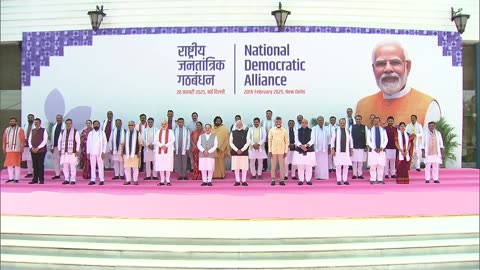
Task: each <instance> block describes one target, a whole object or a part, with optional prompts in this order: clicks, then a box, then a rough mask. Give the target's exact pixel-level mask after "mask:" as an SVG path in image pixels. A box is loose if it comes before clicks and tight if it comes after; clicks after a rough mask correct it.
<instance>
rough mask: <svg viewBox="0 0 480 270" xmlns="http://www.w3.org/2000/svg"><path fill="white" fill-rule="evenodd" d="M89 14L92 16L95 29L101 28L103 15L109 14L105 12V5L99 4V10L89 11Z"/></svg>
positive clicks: (91, 19)
mask: <svg viewBox="0 0 480 270" xmlns="http://www.w3.org/2000/svg"><path fill="white" fill-rule="evenodd" d="M87 14H88V16H90V22H91V23H92V29H93V31H97V30H98V28H100V24H102V20H103V17H105V16H107V14H105V13H103V5H102V6H101V7H98V6H97V10H95V11H89V12H88V13H87Z"/></svg>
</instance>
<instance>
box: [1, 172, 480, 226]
mask: <svg viewBox="0 0 480 270" xmlns="http://www.w3.org/2000/svg"><path fill="white" fill-rule="evenodd" d="M479 173H480V171H479V170H478V169H442V170H440V181H441V183H440V184H433V181H431V183H430V184H425V183H424V172H423V171H422V172H416V171H412V172H411V180H410V184H409V185H398V184H395V183H394V181H392V180H386V184H385V185H373V186H372V185H370V184H369V182H368V180H350V183H351V185H350V186H343V185H342V186H337V185H336V182H335V180H334V179H335V176H334V173H331V174H330V179H329V180H314V181H313V186H307V185H303V186H298V185H297V182H296V181H294V180H287V181H286V183H287V185H286V186H284V187H282V186H279V185H278V183H277V186H274V187H272V186H270V181H269V180H268V177H265V176H266V175H267V174H264V177H265V179H266V180H262V181H259V180H249V181H248V183H249V186H248V187H243V186H240V187H234V186H233V183H234V180H233V174H232V173H228V175H227V179H225V180H215V179H214V181H213V185H214V186H213V187H200V183H201V182H200V181H193V180H188V181H177V180H173V182H172V185H173V186H171V187H167V186H163V187H158V186H156V184H157V183H158V181H144V180H141V181H140V185H139V186H123V185H122V183H123V182H122V181H119V180H115V181H114V180H110V179H111V178H112V172H107V176H106V179H107V181H106V185H105V186H99V185H98V184H97V185H95V186H88V185H87V183H88V181H87V180H83V179H81V180H77V185H75V186H62V185H61V184H60V183H61V182H62V181H60V180H50V179H51V176H52V171H48V172H47V177H46V179H47V181H46V184H45V185H28V184H27V182H28V181H29V179H28V180H27V179H21V180H20V183H19V184H10V183H9V184H5V180H6V178H7V173H6V171H5V170H3V171H2V172H0V180H1V185H0V188H1V214H2V215H29V216H83V217H122V218H192V219H204V218H216V219H269V218H350V217H386V216H388V217H395V216H443V215H478V214H479V212H480V211H479ZM22 175H23V174H22ZM78 175H80V172H78ZM366 176H367V177H366V178H368V172H367V173H366ZM143 177H144V174H143V173H141V174H140V179H143ZM77 178H81V176H80V177H77ZM172 179H176V174H172Z"/></svg>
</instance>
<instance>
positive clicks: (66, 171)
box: [58, 128, 80, 182]
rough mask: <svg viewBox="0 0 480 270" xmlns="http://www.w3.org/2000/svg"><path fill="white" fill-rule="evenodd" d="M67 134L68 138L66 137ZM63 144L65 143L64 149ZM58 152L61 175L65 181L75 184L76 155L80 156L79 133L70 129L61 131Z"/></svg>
mask: <svg viewBox="0 0 480 270" xmlns="http://www.w3.org/2000/svg"><path fill="white" fill-rule="evenodd" d="M67 133H69V134H68V137H67ZM65 142H67V143H66V144H67V145H66V147H65ZM58 151H59V152H60V153H61V155H60V164H62V166H63V175H64V176H65V181H67V182H75V179H76V175H77V163H78V155H79V154H80V132H78V130H76V129H74V128H71V129H70V132H68V131H67V129H64V130H62V132H61V133H60V136H59V137H58Z"/></svg>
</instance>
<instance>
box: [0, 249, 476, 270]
mask: <svg viewBox="0 0 480 270" xmlns="http://www.w3.org/2000/svg"><path fill="white" fill-rule="evenodd" d="M1 256H2V264H1V269H2V270H11V269H23V270H28V269H63V270H78V269H89V270H97V269H102V270H104V269H116V270H118V269H121V270H133V269H328V268H335V269H351V270H353V269H369V270H376V269H390V270H394V269H398V270H400V269H402V270H403V269H435V270H442V269H456V270H459V269H478V267H479V262H478V258H479V254H478V253H467V254H463V253H458V254H439V255H430V256H386V257H367V258H363V257H362V258H349V259H345V258H339V259H308V260H235V261H232V260H161V259H151V260H144V259H126V258H93V257H64V256H40V255H17V254H1Z"/></svg>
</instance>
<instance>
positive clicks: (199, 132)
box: [190, 121, 203, 180]
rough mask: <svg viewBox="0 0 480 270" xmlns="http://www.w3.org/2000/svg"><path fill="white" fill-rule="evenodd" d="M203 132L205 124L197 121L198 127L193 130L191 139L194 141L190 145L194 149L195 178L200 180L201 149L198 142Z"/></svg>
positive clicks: (191, 149)
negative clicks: (199, 162)
mask: <svg viewBox="0 0 480 270" xmlns="http://www.w3.org/2000/svg"><path fill="white" fill-rule="evenodd" d="M202 134H203V124H202V122H200V121H199V122H197V129H196V130H194V131H192V134H191V135H190V141H191V143H192V145H191V147H190V151H192V157H193V177H192V179H193V180H199V179H200V178H201V175H202V174H201V172H200V170H199V169H198V161H199V151H198V148H197V142H198V139H199V138H200V135H202Z"/></svg>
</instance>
